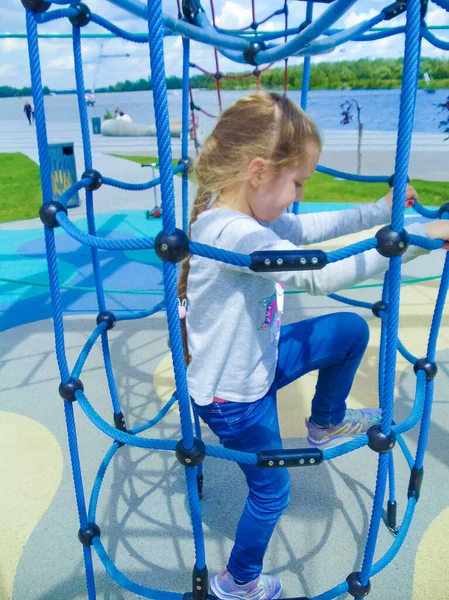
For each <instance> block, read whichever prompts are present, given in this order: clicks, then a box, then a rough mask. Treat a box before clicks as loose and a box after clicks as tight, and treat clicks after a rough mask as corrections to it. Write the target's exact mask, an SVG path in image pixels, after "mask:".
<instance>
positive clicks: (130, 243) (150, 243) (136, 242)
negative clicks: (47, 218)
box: [56, 211, 154, 250]
mask: <svg viewBox="0 0 449 600" xmlns="http://www.w3.org/2000/svg"><path fill="white" fill-rule="evenodd" d="M56 220H57V221H58V223H59V224H60V225H61V227H62V228H63V229H64V231H65V232H66V233H68V234H69V236H70V237H72V238H73V239H75V240H77V241H78V242H80V243H81V244H84V245H85V246H92V247H94V248H101V249H102V250H148V249H152V248H154V238H150V237H142V238H129V239H125V240H114V239H108V238H100V237H97V236H95V235H90V233H85V232H84V231H81V229H79V228H78V227H76V225H74V224H73V223H72V222H71V221H70V219H69V218H68V216H67V215H66V214H65V213H64V212H63V211H59V212H58V213H56Z"/></svg>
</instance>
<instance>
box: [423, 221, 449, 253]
mask: <svg viewBox="0 0 449 600" xmlns="http://www.w3.org/2000/svg"><path fill="white" fill-rule="evenodd" d="M424 227H425V229H426V231H427V235H428V236H429V237H430V239H431V240H449V221H447V220H446V219H443V220H442V221H431V222H430V223H426V224H425V225H424ZM443 250H449V242H448V241H446V243H445V244H444V246H443Z"/></svg>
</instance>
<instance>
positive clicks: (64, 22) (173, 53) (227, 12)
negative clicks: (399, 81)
mask: <svg viewBox="0 0 449 600" xmlns="http://www.w3.org/2000/svg"><path fill="white" fill-rule="evenodd" d="M1 3H2V19H1V21H0V33H24V32H25V12H24V9H23V7H22V4H21V3H20V1H19V0H2V1H1ZM86 3H87V4H88V6H89V8H90V9H91V11H92V12H95V13H97V14H99V15H101V16H103V17H104V18H107V19H108V20H109V21H112V22H113V23H114V24H116V25H118V26H119V27H121V28H123V29H126V30H128V31H132V32H145V28H146V23H145V22H144V21H143V20H142V19H140V18H138V17H135V16H133V15H131V14H130V13H128V12H125V11H124V10H122V9H120V8H118V7H117V6H115V5H113V4H111V3H110V2H108V0H86ZM202 4H203V7H204V8H205V10H206V12H207V14H208V16H209V17H210V0H203V1H202ZM387 4H389V1H388V0H360V1H359V2H357V3H356V4H355V5H353V7H352V8H351V9H350V10H349V11H347V12H346V14H345V15H344V16H343V17H342V18H341V19H340V20H339V21H338V22H337V24H336V26H338V27H350V26H352V25H355V24H356V23H358V22H361V21H364V20H366V19H368V18H371V17H373V16H375V15H376V14H378V13H379V12H380V10H381V9H382V8H384V6H385V5H387ZM282 6H283V0H257V2H256V19H257V20H262V19H263V18H264V17H266V16H268V15H269V14H271V13H272V12H273V11H274V10H276V9H277V8H281V7H282ZM328 6H329V5H326V4H317V5H316V6H315V9H314V15H315V16H318V15H319V14H321V13H322V12H323V11H324V10H326V9H327V7H328ZM55 7H56V6H55ZM214 7H215V14H216V20H217V24H218V25H219V26H220V27H223V28H240V27H245V26H247V25H249V24H250V23H251V21H252V18H251V0H214ZM163 9H164V12H166V13H167V14H170V15H172V16H176V15H177V5H176V0H163ZM50 10H51V9H50ZM289 10H290V14H289V24H290V26H295V25H299V24H300V23H301V22H302V21H303V19H304V15H305V2H301V1H295V0H291V1H290V2H289ZM404 22H405V19H404V16H403V15H402V16H400V17H398V18H396V19H394V20H392V21H390V22H389V23H387V26H393V25H400V24H403V23H404ZM427 23H428V25H443V24H444V25H446V24H447V25H449V13H447V12H445V11H443V10H441V9H439V8H438V7H437V6H436V5H434V4H432V3H429V10H428V13H427ZM282 28H283V16H282V17H277V18H275V19H272V20H271V21H270V22H268V23H266V24H265V25H263V26H262V27H261V30H267V31H269V30H273V29H282ZM70 30H71V25H70V23H69V22H68V19H59V20H57V21H52V22H51V23H48V24H44V25H40V26H39V32H40V33H69V32H70ZM84 31H85V32H89V33H94V32H102V31H104V30H102V29H101V28H99V27H98V26H97V25H95V24H89V25H88V26H87V27H86V28H84ZM437 34H438V35H439V36H440V37H442V38H444V39H449V31H448V32H437ZM164 44H165V67H166V73H167V75H181V64H182V58H181V57H182V53H181V48H182V43H181V38H179V37H169V38H166V39H165V42H164ZM403 46H404V36H402V35H401V36H394V37H391V38H386V39H384V40H379V41H377V42H365V43H362V42H358V43H357V42H352V43H348V44H345V45H343V46H341V47H340V48H337V50H335V51H334V52H332V53H329V54H324V55H320V56H318V57H314V58H313V59H312V61H313V62H321V61H339V60H355V59H358V58H395V57H399V56H402V55H403V52H404V47H403ZM82 50H83V62H84V69H85V85H86V88H89V87H91V86H92V84H93V82H94V76H95V86H96V87H102V86H106V85H110V84H114V83H117V82H118V81H125V80H126V79H129V80H131V81H134V80H137V79H140V78H142V77H144V78H146V77H148V76H149V58H148V46H147V45H146V44H134V43H132V42H126V41H125V40H121V39H111V40H106V41H104V40H103V46H102V41H101V40H83V44H82ZM40 53H41V63H42V73H43V83H44V85H47V86H48V87H49V88H50V89H55V90H60V89H74V87H75V82H74V73H73V57H72V48H71V40H70V39H64V40H57V39H52V40H43V39H41V40H40ZM127 54H129V56H123V55H127ZM99 55H101V58H100V60H99V61H98V57H99ZM108 55H115V56H109V57H108ZM423 56H431V57H445V58H449V53H448V52H444V51H442V50H438V49H436V48H433V46H431V45H430V44H428V43H427V42H425V41H424V42H423ZM219 60H220V70H221V71H222V72H225V73H226V72H232V71H242V70H245V66H244V65H236V64H234V63H232V62H231V61H230V60H228V59H226V58H224V57H220V59H219ZM97 62H98V67H96V64H97ZM191 62H193V63H196V64H198V65H200V66H201V67H203V68H204V69H206V70H208V71H214V70H215V63H214V55H213V52H212V49H211V48H210V47H208V46H206V45H203V44H199V43H196V42H194V43H193V44H192V49H191ZM293 62H300V59H294V60H293ZM1 85H10V86H13V87H23V86H29V85H30V76H29V66H28V55H27V46H26V40H24V39H0V86H1Z"/></svg>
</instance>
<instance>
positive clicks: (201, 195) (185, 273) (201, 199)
mask: <svg viewBox="0 0 449 600" xmlns="http://www.w3.org/2000/svg"><path fill="white" fill-rule="evenodd" d="M211 198H212V193H211V192H209V191H207V190H204V188H201V186H200V187H199V188H198V193H197V195H196V197H195V202H194V204H193V209H192V215H191V217H190V223H189V234H188V235H189V238H190V231H191V228H192V224H193V223H195V221H196V220H197V219H198V217H199V216H200V214H201V213H203V212H204V211H205V210H207V208H208V206H209V202H210V201H211ZM189 271H190V256H188V257H187V258H185V259H184V260H183V261H182V271H181V276H180V278H179V282H178V298H179V299H180V300H185V299H186V298H187V280H188V278H189ZM181 333H182V345H183V348H184V360H185V363H186V365H188V364H189V362H190V354H189V346H188V342H187V327H186V320H185V319H181Z"/></svg>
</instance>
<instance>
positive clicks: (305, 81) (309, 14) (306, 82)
mask: <svg viewBox="0 0 449 600" xmlns="http://www.w3.org/2000/svg"><path fill="white" fill-rule="evenodd" d="M312 19H313V2H307V8H306V19H305V23H306V24H307V25H309V24H310V23H311V22H312ZM309 87H310V56H306V57H305V58H304V64H303V71H302V83H301V108H302V109H303V110H307V100H308V96H309ZM293 214H295V215H298V214H299V202H293Z"/></svg>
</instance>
